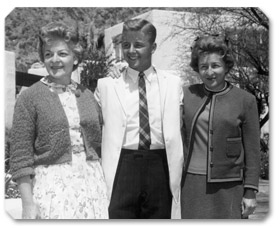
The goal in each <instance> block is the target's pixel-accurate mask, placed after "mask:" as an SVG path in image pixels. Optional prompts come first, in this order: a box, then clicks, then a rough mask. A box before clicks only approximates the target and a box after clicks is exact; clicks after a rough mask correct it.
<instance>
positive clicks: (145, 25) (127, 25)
mask: <svg viewBox="0 0 280 228" xmlns="http://www.w3.org/2000/svg"><path fill="white" fill-rule="evenodd" d="M127 31H143V32H144V33H146V34H147V35H149V37H150V38H149V41H150V42H151V43H154V42H155V40H156V36H157V30H156V28H155V26H154V25H153V24H152V23H150V22H149V21H147V20H145V19H131V20H128V21H126V22H124V24H123V32H127Z"/></svg>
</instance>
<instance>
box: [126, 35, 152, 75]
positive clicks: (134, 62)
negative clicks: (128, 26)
mask: <svg viewBox="0 0 280 228" xmlns="http://www.w3.org/2000/svg"><path fill="white" fill-rule="evenodd" d="M149 38H150V37H149V36H148V35H146V34H145V33H144V32H143V31H125V32H124V33H123V35H122V49H123V54H124V59H125V60H126V61H127V63H128V65H129V66H130V67H131V68H132V69H134V70H136V71H139V72H140V71H144V70H146V69H148V68H149V67H150V66H151V64H152V54H153V53H154V51H155V50H156V44H155V43H151V42H150V40H149Z"/></svg>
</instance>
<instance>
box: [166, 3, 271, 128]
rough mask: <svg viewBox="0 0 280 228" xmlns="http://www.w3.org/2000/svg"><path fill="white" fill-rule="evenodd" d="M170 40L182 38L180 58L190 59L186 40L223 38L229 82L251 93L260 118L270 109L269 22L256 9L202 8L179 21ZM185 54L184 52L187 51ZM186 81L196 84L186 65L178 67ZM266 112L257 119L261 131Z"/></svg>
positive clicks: (267, 117)
mask: <svg viewBox="0 0 280 228" xmlns="http://www.w3.org/2000/svg"><path fill="white" fill-rule="evenodd" d="M173 31H175V32H174V33H173V34H172V35H171V37H174V36H179V35H181V36H185V39H186V42H185V44H182V47H181V48H182V50H184V51H182V58H184V59H189V58H190V47H189V46H188V44H189V43H190V42H189V40H190V39H191V40H193V39H194V38H195V36H196V35H198V36H200V35H201V34H209V35H211V34H221V35H225V36H226V37H227V39H228V41H229V45H230V47H231V49H232V54H233V57H234V59H235V67H234V69H233V70H232V71H231V72H230V74H229V75H228V78H227V79H228V80H229V81H231V82H232V83H233V84H236V85H238V86H239V87H240V88H242V89H244V90H247V91H248V92H250V93H252V94H253V95H254V96H255V97H256V100H257V104H258V108H259V115H260V116H261V114H263V111H264V109H265V108H266V107H269V52H268V50H269V21H268V18H267V17H266V15H265V14H264V13H263V12H262V11H261V10H260V9H258V8H253V7H247V8H241V7H239V8H226V7H225V8H202V9H201V10H200V9H196V11H193V14H192V15H191V16H190V17H189V18H187V19H186V16H184V15H183V16H182V17H181V18H179V21H178V23H177V25H176V26H174V28H173ZM186 50H187V51H186ZM181 68H182V69H184V70H185V74H186V75H187V77H188V78H187V80H188V81H189V82H190V83H192V82H195V79H194V78H193V75H194V76H197V74H196V73H194V72H193V71H192V69H191V68H190V67H189V61H185V63H184V65H183V66H182V67H181ZM268 119H269V112H267V114H266V115H265V117H264V118H260V128H261V127H262V126H263V125H264V124H265V123H266V122H267V121H268Z"/></svg>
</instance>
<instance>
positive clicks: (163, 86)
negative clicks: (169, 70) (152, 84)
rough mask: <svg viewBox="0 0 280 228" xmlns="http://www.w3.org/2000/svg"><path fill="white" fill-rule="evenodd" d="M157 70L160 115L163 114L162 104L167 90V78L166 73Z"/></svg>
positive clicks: (163, 104)
mask: <svg viewBox="0 0 280 228" xmlns="http://www.w3.org/2000/svg"><path fill="white" fill-rule="evenodd" d="M156 72H157V77H158V84H159V92H160V107H161V116H162V118H163V116H164V106H165V98H166V91H167V78H166V75H165V74H163V73H161V72H160V71H158V70H157V71H156Z"/></svg>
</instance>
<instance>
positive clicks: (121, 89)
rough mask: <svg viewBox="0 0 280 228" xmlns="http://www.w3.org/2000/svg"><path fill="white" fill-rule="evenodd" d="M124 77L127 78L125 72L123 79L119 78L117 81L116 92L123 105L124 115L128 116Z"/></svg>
mask: <svg viewBox="0 0 280 228" xmlns="http://www.w3.org/2000/svg"><path fill="white" fill-rule="evenodd" d="M124 77H125V72H123V73H122V75H121V77H119V78H118V79H115V80H114V82H115V85H114V88H115V91H116V94H117V97H118V99H119V101H120V103H121V106H122V108H123V111H124V113H125V114H126V102H125V81H124Z"/></svg>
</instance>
